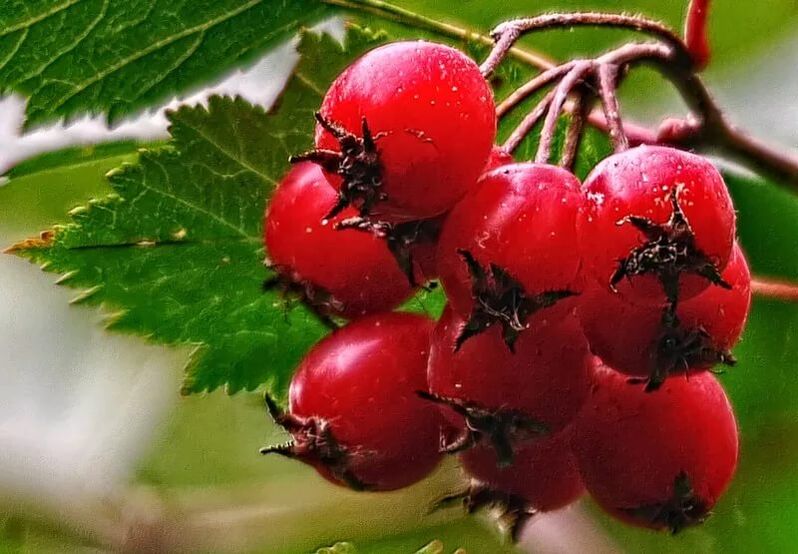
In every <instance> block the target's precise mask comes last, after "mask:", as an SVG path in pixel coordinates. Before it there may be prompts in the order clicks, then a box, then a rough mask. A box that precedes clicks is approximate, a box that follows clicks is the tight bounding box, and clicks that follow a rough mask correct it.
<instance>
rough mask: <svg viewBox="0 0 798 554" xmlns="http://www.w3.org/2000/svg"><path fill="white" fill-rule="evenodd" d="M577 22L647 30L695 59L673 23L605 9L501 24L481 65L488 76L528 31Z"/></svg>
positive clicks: (594, 25) (583, 24) (571, 24)
mask: <svg viewBox="0 0 798 554" xmlns="http://www.w3.org/2000/svg"><path fill="white" fill-rule="evenodd" d="M576 26H583V27H584V26H591V27H596V26H598V27H615V28H619V29H631V30H634V31H641V32H645V33H648V34H650V35H652V36H655V37H657V38H659V39H660V40H662V41H663V42H664V43H665V44H668V45H669V46H671V47H672V48H673V49H674V51H675V52H676V53H677V54H678V55H679V56H680V57H682V58H684V59H686V60H691V59H692V58H691V56H690V53H689V51H688V49H687V46H686V45H685V43H684V41H682V38H681V37H680V36H679V35H677V34H676V33H675V32H674V31H673V29H671V28H670V27H668V26H666V25H664V24H662V23H661V22H659V21H655V20H653V19H647V18H644V17H640V16H634V15H626V14H616V13H601V12H575V13H553V14H546V15H540V16H538V17H530V18H526V19H515V20H512V21H506V22H504V23H501V24H500V25H498V26H497V27H496V28H495V29H493V31H492V32H491V36H492V37H493V39H494V40H495V41H496V45H495V46H494V47H493V50H492V51H491V53H490V55H489V56H488V57H487V59H486V60H485V61H484V62H483V63H482V65H481V66H480V70H481V71H482V74H483V75H485V77H488V76H490V75H492V74H493V72H494V71H495V69H496V67H497V66H498V65H499V64H500V63H501V61H502V60H503V59H504V58H505V56H506V55H507V52H508V51H509V50H510V48H512V47H513V45H514V44H515V43H516V42H517V41H518V39H519V38H521V37H522V36H523V35H524V34H526V33H529V32H533V31H537V30H542V29H554V28H557V27H576Z"/></svg>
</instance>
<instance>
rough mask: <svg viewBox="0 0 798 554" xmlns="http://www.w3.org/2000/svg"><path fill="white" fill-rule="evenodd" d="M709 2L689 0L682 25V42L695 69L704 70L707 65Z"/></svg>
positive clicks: (707, 0)
mask: <svg viewBox="0 0 798 554" xmlns="http://www.w3.org/2000/svg"><path fill="white" fill-rule="evenodd" d="M710 4H711V2H710V0H690V5H689V6H688V7H687V17H686V18H685V22H684V23H685V24H684V42H685V44H686V45H687V50H689V51H690V55H691V56H692V58H693V64H694V67H695V69H696V70H697V71H698V70H701V69H704V68H705V67H706V66H707V64H708V63H709V59H710V56H711V51H710V47H709V30H708V28H707V24H708V22H709V5H710Z"/></svg>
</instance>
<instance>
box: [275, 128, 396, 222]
mask: <svg viewBox="0 0 798 554" xmlns="http://www.w3.org/2000/svg"><path fill="white" fill-rule="evenodd" d="M316 120H317V121H318V122H319V124H320V125H321V126H322V127H323V128H324V129H325V130H327V131H328V132H329V133H330V134H331V135H332V136H333V137H335V139H336V140H337V141H338V144H339V146H340V149H341V151H340V152H337V151H335V150H311V151H310V152H306V153H305V154H301V155H299V156H291V158H290V161H291V163H298V162H304V161H310V162H314V163H317V164H318V165H320V166H321V167H322V168H323V169H324V170H325V171H327V172H329V173H334V174H336V175H339V176H340V177H341V179H342V181H343V182H342V183H341V188H340V190H339V191H338V201H337V202H336V203H335V205H334V206H333V207H332V208H331V209H330V211H329V212H328V213H327V215H326V216H325V219H330V218H332V217H335V216H336V215H338V214H339V213H341V210H343V209H344V208H346V207H347V206H354V207H355V208H357V209H358V211H359V213H360V215H362V216H367V215H370V214H371V213H372V210H373V208H374V205H375V204H376V203H377V202H380V201H383V200H385V199H386V194H385V192H384V191H383V190H382V185H383V183H382V164H381V163H380V154H379V151H378V150H377V140H378V139H379V138H380V137H381V136H382V135H381V134H377V135H372V133H371V130H370V129H369V126H368V123H367V122H366V118H365V117H364V118H363V121H362V129H361V133H362V135H363V136H362V137H358V136H357V135H355V134H354V133H350V132H349V131H347V130H346V129H344V128H343V127H342V126H341V125H339V124H338V123H336V122H334V121H330V120H328V119H326V118H325V117H324V116H322V115H321V113H320V112H316Z"/></svg>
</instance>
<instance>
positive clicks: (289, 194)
mask: <svg viewBox="0 0 798 554" xmlns="http://www.w3.org/2000/svg"><path fill="white" fill-rule="evenodd" d="M334 202H335V191H334V190H333V189H332V188H331V187H330V185H329V183H327V180H326V179H325V178H324V175H323V174H322V171H321V169H320V168H319V167H318V166H317V165H315V164H312V163H310V162H302V163H300V164H297V165H294V166H293V167H292V168H291V170H290V171H289V172H288V174H287V175H286V176H285V177H284V178H283V180H282V182H281V183H280V185H279V186H278V187H277V190H276V191H275V193H274V196H273V197H272V200H271V202H270V203H269V207H268V209H267V212H266V221H265V225H264V238H265V244H266V251H267V252H268V256H269V259H270V261H271V263H272V264H274V265H275V266H277V270H278V272H279V273H281V274H282V275H283V276H284V277H285V278H287V279H289V280H291V281H293V282H295V283H304V282H307V283H311V284H312V285H313V286H315V287H320V288H322V289H324V290H325V291H327V292H329V293H330V294H332V296H333V297H334V298H335V300H336V305H339V309H335V308H332V309H331V310H330V311H332V312H333V313H336V314H337V315H341V316H343V317H347V318H355V317H360V316H362V315H365V314H369V313H376V312H381V311H385V310H390V309H392V308H394V307H395V306H397V305H399V304H400V303H401V302H402V301H403V300H405V299H406V298H407V297H408V296H410V293H411V292H412V289H411V288H410V285H409V283H408V280H407V277H406V276H405V275H404V274H403V273H402V271H401V270H400V268H399V266H398V264H397V262H396V260H395V259H394V257H393V255H392V254H391V253H390V251H389V250H388V247H387V245H386V243H385V241H384V240H382V239H379V238H377V237H376V236H374V235H372V234H371V233H365V232H362V231H358V230H355V229H346V230H335V229H334V228H333V225H334V223H335V222H336V221H340V220H341V219H345V218H347V217H353V216H355V215H356V213H355V211H354V210H353V209H347V210H344V211H343V212H342V213H341V214H340V215H339V216H338V217H336V218H334V219H333V220H332V221H329V222H327V223H323V222H322V218H323V217H324V215H325V214H326V213H327V210H329V208H330V204H331V203H334Z"/></svg>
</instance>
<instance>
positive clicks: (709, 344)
mask: <svg viewBox="0 0 798 554" xmlns="http://www.w3.org/2000/svg"><path fill="white" fill-rule="evenodd" d="M660 329H661V330H660V335H659V337H657V339H656V343H655V345H654V359H653V363H652V371H651V374H650V375H649V377H648V379H646V380H644V381H643V382H645V385H646V388H645V391H646V392H652V391H655V390H657V389H659V388H660V386H662V383H664V382H665V380H666V379H667V378H668V377H669V376H670V375H673V374H675V373H684V372H687V371H689V370H690V368H694V367H707V366H714V365H716V364H724V365H727V366H733V365H734V364H736V363H737V359H736V358H735V357H734V355H733V354H732V353H731V351H729V350H727V349H722V348H718V347H717V346H716V345H715V343H714V341H713V340H712V337H711V336H710V334H709V333H708V332H707V331H706V329H704V328H703V327H700V326H699V327H694V328H690V327H686V326H684V325H682V323H681V321H680V320H679V317H678V316H677V315H676V312H675V306H674V305H671V306H668V307H667V308H665V309H664V310H663V313H662V324H661V326H660ZM631 381H632V382H640V381H639V380H634V379H632V380H631Z"/></svg>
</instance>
